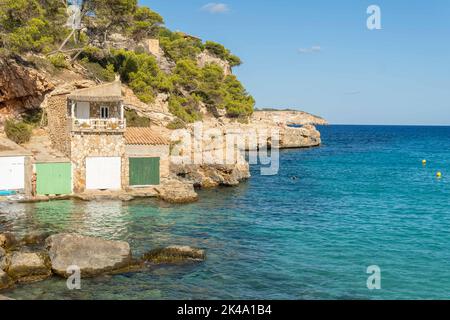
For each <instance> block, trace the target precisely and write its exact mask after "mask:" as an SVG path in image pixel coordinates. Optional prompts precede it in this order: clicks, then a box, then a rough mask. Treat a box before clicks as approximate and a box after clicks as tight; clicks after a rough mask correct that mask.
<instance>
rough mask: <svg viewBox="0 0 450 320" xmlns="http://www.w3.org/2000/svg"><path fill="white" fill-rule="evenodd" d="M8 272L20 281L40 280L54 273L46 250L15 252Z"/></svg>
mask: <svg viewBox="0 0 450 320" xmlns="http://www.w3.org/2000/svg"><path fill="white" fill-rule="evenodd" d="M6 272H7V273H8V275H9V276H10V277H11V278H12V279H14V280H16V281H18V282H34V281H40V280H43V279H46V278H48V277H50V276H51V274H52V272H51V267H50V259H49V257H48V255H47V253H46V252H14V253H13V254H12V255H11V262H10V264H9V266H8V268H7V270H6Z"/></svg>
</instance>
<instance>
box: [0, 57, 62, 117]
mask: <svg viewBox="0 0 450 320" xmlns="http://www.w3.org/2000/svg"><path fill="white" fill-rule="evenodd" d="M53 88H54V85H53V84H52V83H51V82H50V81H48V80H47V79H46V77H45V75H44V74H42V73H40V72H39V71H38V70H36V69H33V68H31V67H26V66H23V65H19V64H17V63H16V62H15V61H13V60H5V59H2V58H0V123H3V121H4V120H5V119H6V118H12V117H17V116H18V115H20V114H21V113H23V112H25V111H26V110H29V109H38V108H40V104H41V103H42V101H43V100H44V97H45V95H46V94H47V93H48V92H50V91H51V90H53Z"/></svg>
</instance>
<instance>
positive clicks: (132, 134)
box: [125, 128, 170, 145]
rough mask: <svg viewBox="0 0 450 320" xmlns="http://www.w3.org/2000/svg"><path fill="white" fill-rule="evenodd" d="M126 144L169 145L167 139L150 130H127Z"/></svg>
mask: <svg viewBox="0 0 450 320" xmlns="http://www.w3.org/2000/svg"><path fill="white" fill-rule="evenodd" d="M125 142H126V144H133V145H169V144H170V142H169V140H167V139H166V138H164V137H162V136H160V135H159V134H157V133H156V132H154V131H152V130H151V129H150V128H127V130H126V131H125Z"/></svg>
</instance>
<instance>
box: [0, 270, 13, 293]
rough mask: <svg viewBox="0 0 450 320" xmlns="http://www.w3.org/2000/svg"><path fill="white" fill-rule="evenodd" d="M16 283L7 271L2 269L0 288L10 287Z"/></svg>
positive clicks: (0, 272) (0, 271)
mask: <svg viewBox="0 0 450 320" xmlns="http://www.w3.org/2000/svg"><path fill="white" fill-rule="evenodd" d="M13 284H14V281H13V280H12V279H11V278H10V277H9V276H8V274H7V273H6V272H4V271H3V270H0V290H2V289H6V288H9V287H10V286H12V285H13Z"/></svg>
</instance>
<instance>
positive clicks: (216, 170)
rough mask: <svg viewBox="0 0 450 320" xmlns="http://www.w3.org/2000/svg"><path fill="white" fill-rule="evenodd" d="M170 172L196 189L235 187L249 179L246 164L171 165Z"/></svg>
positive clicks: (248, 170)
mask: <svg viewBox="0 0 450 320" xmlns="http://www.w3.org/2000/svg"><path fill="white" fill-rule="evenodd" d="M171 171H172V172H173V173H175V174H176V175H177V176H178V177H182V178H183V179H185V180H187V181H189V182H190V183H192V184H193V185H194V186H195V187H198V188H213V187H218V186H236V185H238V184H239V182H241V181H243V180H246V179H248V178H250V168H249V165H248V163H246V162H245V163H242V164H234V165H220V164H218V165H207V164H205V165H176V164H172V165H171Z"/></svg>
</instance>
